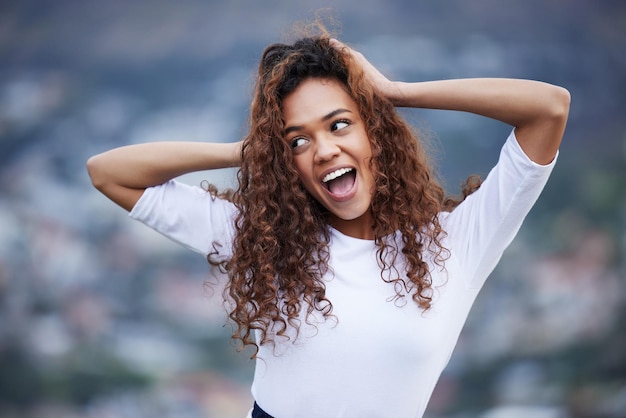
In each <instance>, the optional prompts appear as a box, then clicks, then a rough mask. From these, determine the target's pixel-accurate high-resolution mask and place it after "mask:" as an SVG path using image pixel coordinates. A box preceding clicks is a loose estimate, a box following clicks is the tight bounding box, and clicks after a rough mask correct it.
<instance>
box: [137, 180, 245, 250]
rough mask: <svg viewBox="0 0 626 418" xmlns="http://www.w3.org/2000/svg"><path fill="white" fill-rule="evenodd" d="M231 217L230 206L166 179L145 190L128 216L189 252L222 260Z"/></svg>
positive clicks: (229, 240) (230, 237) (228, 243)
mask: <svg viewBox="0 0 626 418" xmlns="http://www.w3.org/2000/svg"><path fill="white" fill-rule="evenodd" d="M235 214H236V209H235V206H234V205H233V204H232V203H230V202H228V201H225V200H223V199H219V198H216V197H214V196H212V195H211V194H210V193H208V192H207V191H205V190H203V189H202V188H200V187H196V186H189V185H187V184H184V183H180V182H177V181H175V180H170V181H168V182H167V183H164V184H161V185H158V186H154V187H150V188H147V189H146V190H145V191H144V193H143V195H142V196H141V198H140V199H139V200H138V201H137V203H136V204H135V206H134V207H133V209H132V210H131V211H130V213H129V216H130V217H131V218H133V219H136V220H138V221H140V222H142V223H144V224H145V225H147V226H149V227H150V228H152V229H154V230H155V231H157V232H159V233H161V234H163V235H164V236H166V237H167V238H169V239H171V240H172V241H174V242H176V243H178V244H181V245H183V246H185V247H186V248H188V249H190V250H192V251H195V252H197V253H199V254H202V255H204V256H207V255H208V254H212V255H213V257H214V258H215V259H216V260H220V261H222V260H225V259H228V258H230V257H231V256H232V242H233V237H234V229H233V225H234V223H233V222H234V221H233V220H234V217H235Z"/></svg>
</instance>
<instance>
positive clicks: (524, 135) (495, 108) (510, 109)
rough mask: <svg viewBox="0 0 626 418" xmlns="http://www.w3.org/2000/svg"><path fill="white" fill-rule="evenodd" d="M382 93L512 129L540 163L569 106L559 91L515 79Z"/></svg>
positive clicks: (396, 87) (395, 87) (554, 143)
mask: <svg viewBox="0 0 626 418" xmlns="http://www.w3.org/2000/svg"><path fill="white" fill-rule="evenodd" d="M386 94H387V97H388V98H389V99H390V100H391V101H392V102H393V103H394V104H396V106H404V107H421V108H429V109H444V110H457V111H464V112H471V113H474V114H477V115H482V116H486V117H489V118H493V119H496V120H499V121H502V122H504V123H507V124H509V125H512V126H514V127H515V134H516V137H517V139H518V142H519V144H520V146H521V147H522V149H523V150H524V152H525V153H526V154H527V155H528V157H529V158H530V159H531V160H533V161H535V162H536V163H539V164H547V163H549V162H550V161H552V159H553V158H554V156H555V155H556V152H557V150H558V148H559V145H560V143H561V139H562V137H563V133H564V131H565V124H566V123H567V117H568V113H569V104H570V96H569V92H568V91H567V90H565V89H564V88H561V87H557V86H554V85H551V84H547V83H542V82H538V81H531V80H517V79H495V78H478V79H459V80H443V81H429V82H421V83H401V82H395V83H391V86H390V87H389V88H388V90H387V92H386Z"/></svg>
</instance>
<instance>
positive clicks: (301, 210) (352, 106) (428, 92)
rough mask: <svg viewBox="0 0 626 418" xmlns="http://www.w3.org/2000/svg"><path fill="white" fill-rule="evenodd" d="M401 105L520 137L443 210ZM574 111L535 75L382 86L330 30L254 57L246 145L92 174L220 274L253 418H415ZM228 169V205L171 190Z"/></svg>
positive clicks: (123, 158)
mask: <svg viewBox="0 0 626 418" xmlns="http://www.w3.org/2000/svg"><path fill="white" fill-rule="evenodd" d="M394 106H408V107H419V108H431V109H448V110H458V111H466V112H472V113H475V114H478V115H483V116H486V117H490V118H494V119H497V120H500V121H502V122H505V123H508V124H510V125H512V126H513V127H514V129H513V131H512V133H511V135H510V136H509V137H508V139H507V140H506V143H505V145H504V146H503V149H502V151H501V155H500V159H499V161H498V164H497V165H496V166H495V167H494V168H493V169H492V171H491V172H490V174H489V175H488V176H487V178H486V179H485V181H484V183H483V184H482V185H480V187H479V188H478V184H477V183H476V182H475V181H473V180H472V179H470V180H468V184H467V185H466V186H467V187H466V188H465V189H466V190H465V193H464V194H465V196H464V198H462V199H459V200H454V199H449V198H445V196H444V193H443V190H442V188H441V186H440V185H439V184H438V183H437V182H436V180H435V179H434V178H433V173H432V169H431V167H430V165H429V163H428V156H427V155H426V153H425V151H424V149H423V148H422V146H421V144H420V142H419V140H417V138H416V137H415V136H414V134H413V133H412V132H411V129H410V128H409V127H408V125H407V124H406V123H405V122H404V121H403V120H402V119H401V118H400V117H399V116H398V114H397V112H396V111H395V109H394ZM568 109H569V93H568V92H567V91H566V90H564V89H562V88H560V87H555V86H552V85H548V84H545V83H540V82H535V81H527V80H510V79H465V80H447V81H434V82H418V83H401V82H393V81H390V80H388V79H387V78H386V77H385V76H383V75H382V74H381V73H380V72H378V71H377V70H376V69H375V68H374V67H373V66H372V65H371V64H370V63H369V62H368V61H367V60H366V59H365V58H364V57H363V56H362V55H361V54H360V53H358V52H356V51H354V50H352V49H351V48H349V47H347V46H345V45H344V44H342V43H340V42H339V41H337V40H333V39H330V38H329V37H327V36H325V35H324V36H320V37H312V38H304V39H301V40H299V41H297V42H296V43H294V44H293V45H284V44H276V45H271V46H270V47H268V48H267V49H266V50H265V52H264V54H263V57H262V59H261V62H260V65H259V73H258V79H257V86H256V91H255V93H254V98H253V102H252V108H251V117H250V131H249V134H248V135H247V137H246V138H245V139H244V140H243V141H242V142H240V143H233V144H209V143H188V142H169V143H168V142H166V143H152V144H139V145H132V146H127V147H122V148H118V149H114V150H111V151H108V152H105V153H103V154H100V155H97V156H94V157H92V158H91V159H90V160H89V161H88V164H87V166H88V170H89V174H90V176H91V178H92V182H93V184H94V185H95V187H97V188H98V189H99V190H100V191H101V192H102V193H104V194H105V195H106V196H108V197H109V198H110V199H112V200H113V201H114V202H116V203H117V204H119V205H120V206H122V207H123V208H125V209H127V210H128V211H130V215H131V216H132V217H133V218H135V219H138V220H140V221H142V222H144V223H145V224H147V225H148V226H150V227H152V228H154V229H156V230H157V231H159V232H161V233H163V234H164V235H166V236H168V237H169V238H171V239H173V240H175V241H177V242H179V243H181V244H183V245H185V246H187V247H188V248H190V249H192V250H194V251H196V252H199V253H201V254H203V255H205V256H207V257H208V259H209V261H210V262H211V263H212V264H217V265H219V266H220V267H222V270H223V271H224V272H225V273H227V291H226V292H225V295H224V296H225V298H226V300H227V302H228V303H229V306H230V317H231V319H232V320H233V321H234V322H235V324H236V325H237V327H238V329H237V332H236V333H235V335H234V337H235V338H238V339H240V340H241V341H242V343H243V344H244V345H248V344H251V345H254V346H255V347H256V349H257V352H256V355H255V357H256V358H257V361H256V369H255V376H254V382H253V385H252V393H253V396H254V399H255V400H256V403H255V406H254V410H253V411H251V415H250V416H252V417H267V416H274V417H279V418H282V417H325V418H328V417H394V418H401V417H420V416H422V414H423V413H424V410H425V409H426V405H427V403H428V400H429V397H430V395H431V393H432V391H433V389H434V387H435V384H436V382H437V379H438V378H439V376H440V374H441V372H442V370H443V368H444V367H445V365H446V364H447V361H448V359H449V357H450V355H451V353H452V350H453V348H454V345H455V344H456V341H457V338H458V336H459V333H460V331H461V328H462V326H463V323H464V322H465V319H466V317H467V314H468V312H469V309H470V307H471V305H472V303H473V301H474V299H475V297H476V295H477V293H478V291H479V289H480V287H481V286H482V284H483V283H484V281H485V279H486V277H487V276H488V275H489V273H490V272H491V271H492V270H493V268H494V267H495V265H496V263H497V261H498V260H499V258H500V256H501V255H502V252H503V251H504V249H505V248H506V246H507V245H508V244H509V243H510V242H511V240H512V239H513V237H514V236H515V234H516V233H517V231H518V229H519V227H520V225H521V223H522V221H523V219H524V217H525V216H526V214H527V213H528V211H529V210H530V208H531V207H532V205H533V204H534V202H535V201H536V199H537V198H538V196H539V194H540V192H541V190H542V188H543V186H544V185H545V183H546V181H547V179H548V176H549V174H550V172H551V170H552V167H553V165H554V162H555V158H556V155H557V150H558V148H559V144H560V142H561V138H562V135H563V132H564V129H565V124H566V120H567V114H568ZM231 166H240V171H239V176H238V178H239V187H238V189H237V190H236V191H235V192H234V194H233V195H232V199H226V196H224V195H218V194H216V193H214V192H213V191H211V193H207V191H205V190H202V189H200V188H197V187H191V186H186V185H183V184H181V183H178V182H176V181H174V180H172V179H173V178H175V177H177V176H179V175H182V174H185V173H189V172H192V171H197V170H207V169H215V168H224V167H231ZM476 189H478V190H476ZM474 190H475V191H474ZM472 192H473V193H472Z"/></svg>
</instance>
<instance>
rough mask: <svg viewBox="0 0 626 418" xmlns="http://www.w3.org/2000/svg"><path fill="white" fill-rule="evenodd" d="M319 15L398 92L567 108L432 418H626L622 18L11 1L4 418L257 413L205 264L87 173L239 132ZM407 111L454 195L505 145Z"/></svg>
mask: <svg viewBox="0 0 626 418" xmlns="http://www.w3.org/2000/svg"><path fill="white" fill-rule="evenodd" d="M326 6H333V7H334V9H335V10H336V16H337V17H338V18H339V20H340V21H341V23H342V29H341V34H340V37H341V39H342V40H344V41H346V42H348V43H349V44H351V45H354V46H356V47H357V48H359V49H360V50H361V51H362V52H364V53H365V55H366V56H367V57H369V58H370V60H371V61H372V62H374V63H375V64H376V65H378V66H379V68H381V70H382V71H383V72H385V73H386V74H388V75H390V76H392V77H394V78H397V79H403V80H415V81H418V80H430V79H440V78H451V77H476V76H488V77H521V78H532V79H538V80H543V81H547V82H551V83H555V84H559V85H562V86H564V87H566V88H568V89H569V90H570V92H571V93H572V100H573V101H572V109H571V114H570V122H569V125H568V129H567V132H566V135H565V139H564V142H563V146H562V148H561V154H560V156H559V163H558V164H557V166H556V168H555V171H554V174H553V177H552V178H551V180H550V182H549V184H548V186H547V188H546V190H545V192H544V194H543V195H542V197H541V199H540V201H539V202H538V204H537V206H536V207H535V208H534V209H533V211H532V212H531V215H530V217H529V218H528V220H527V222H526V224H525V226H524V228H523V229H522V231H521V233H520V235H519V236H518V238H517V239H516V240H515V241H514V243H513V245H512V246H511V248H510V249H509V251H507V253H506V255H505V257H504V259H503V260H502V262H501V264H500V266H499V267H498V268H497V270H496V271H495V272H494V274H493V275H492V277H491V278H490V279H489V281H488V283H487V285H486V287H485V288H484V290H483V292H482V293H481V295H480V297H479V300H478V301H477V303H476V305H475V307H474V309H473V311H472V314H471V316H470V319H469V321H468V324H467V327H466V329H465V331H464V333H463V335H462V337H461V340H460V342H459V345H458V347H457V350H456V352H455V355H454V356H453V358H452V360H451V363H450V366H449V368H448V369H447V370H446V372H445V374H444V377H443V378H442V380H441V382H440V384H439V386H438V388H437V391H436V393H435V395H434V397H433V399H432V401H431V405H430V409H429V415H428V416H429V417H431V418H435V417H440V418H443V417H447V418H452V417H455V418H460V417H483V418H499V417H504V418H515V417H518V416H519V417H521V416H524V417H559V418H560V417H576V418H577V417H585V418H586V417H589V418H592V417H593V418H596V417H597V418H601V417H602V418H603V417H624V416H626V412H624V411H626V334H625V332H624V323H626V322H625V321H626V268H625V264H624V260H625V256H626V252H625V251H626V250H625V248H626V234H625V231H626V193H625V192H626V164H625V162H626V161H625V160H626V31H625V30H624V28H626V3H624V2H623V1H621V0H598V1H593V0H587V1H583V0H571V1H565V0H549V1H541V0H528V1H524V2H501V1H496V0H485V1H481V2H464V1H462V0H450V1H441V2H413V1H408V0H404V1H383V0H361V1H357V0H338V1H336V2H323V1H307V2H304V1H299V2H298V1H295V2H288V1H281V0H271V1H265V2H251V1H248V2H244V1H241V0H234V1H230V2H217V1H200V0H197V1H180V2H170V1H166V0H156V1H148V0H138V1H134V2H123V1H118V0H115V1H107V2H75V1H69V0H57V1H55V2H45V1H41V2H36V1H32V0H30V1H20V2H11V1H3V2H0V418H13V417H32V418H52V417H63V418H74V417H76V418H78V417H85V418H99V417H121V418H143V417H177V418H179V417H180V418H196V417H197V418H200V417H203V418H207V417H208V418H211V417H220V418H229V417H243V416H244V415H245V412H246V411H247V410H248V409H249V407H250V405H251V397H250V394H249V385H250V380H251V375H252V368H253V367H252V366H253V365H252V362H250V361H249V360H248V357H249V353H242V354H237V353H236V350H235V348H234V347H233V346H232V344H231V343H230V341H229V334H230V327H228V326H226V327H225V326H224V324H225V323H226V315H225V313H224V311H223V309H222V306H221V303H220V301H219V295H220V290H219V289H213V290H207V289H206V288H205V286H204V283H205V281H206V280H207V279H208V278H209V276H210V275H209V272H208V269H207V266H206V262H205V260H203V259H202V257H198V256H196V255H194V254H191V253H189V252H187V251H186V250H184V249H182V248H179V247H178V246H176V245H175V244H173V243H171V242H169V241H167V240H165V239H164V238H162V237H160V236H159V235H157V234H156V233H153V232H152V231H149V230H147V229H146V228H145V227H143V226H141V225H139V224H137V223H136V222H133V221H131V220H129V219H128V218H127V216H126V214H125V212H124V211H123V210H121V209H120V208H118V207H116V206H115V205H114V204H113V203H111V202H109V201H107V200H106V199H105V198H104V197H103V196H101V195H99V194H98V193H97V192H96V191H95V189H93V188H92V187H91V185H90V182H89V179H88V177H87V174H86V171H85V168H84V164H85V161H86V160H87V158H88V157H89V156H91V155H93V154H95V153H98V152H101V151H104V150H106V149H110V148H113V147H116V146H120V145H125V144H130V143H137V142H146V141H160V140H194V141H222V142H229V141H235V140H237V139H238V138H240V137H241V136H242V135H243V134H244V133H245V127H246V118H247V111H248V103H249V99H250V91H251V88H252V79H253V73H254V71H255V69H256V64H257V59H258V57H259V56H260V54H261V52H262V50H263V48H264V47H265V46H266V45H267V44H268V43H271V42H277V41H280V40H282V39H284V38H285V37H286V35H287V34H289V32H290V27H291V26H290V25H291V24H292V23H293V22H294V21H298V20H302V19H309V18H310V17H311V16H312V14H313V11H315V10H317V9H318V8H320V7H326ZM404 114H405V115H406V117H407V118H408V119H409V120H411V121H412V122H414V123H415V124H416V125H417V126H419V127H420V128H421V129H422V130H423V131H424V133H425V135H426V136H428V137H429V138H431V139H432V140H434V141H435V147H436V149H437V150H438V159H439V166H440V171H441V174H442V177H443V178H445V179H446V184H447V187H448V189H449V190H450V192H453V193H454V192H457V185H458V184H459V183H460V182H461V181H462V179H464V178H465V177H466V176H467V175H468V174H470V173H474V172H475V173H479V174H486V172H487V171H488V170H489V168H490V167H491V166H492V165H493V163H494V162H495V159H496V157H497V154H498V151H499V148H500V146H501V144H502V141H503V140H504V138H505V137H506V135H507V134H508V131H509V129H510V128H509V127H507V126H503V125H502V124H499V123H496V122H493V121H489V120H485V119H482V118H478V117H475V116H471V115H465V114H460V113H451V112H437V111H425V110H410V111H404ZM204 179H208V180H210V181H212V182H215V183H217V184H219V185H222V186H224V187H226V186H228V185H232V179H233V171H229V170H224V171H220V172H219V173H198V174H194V175H189V176H186V177H185V179H184V180H185V181H187V182H190V183H194V184H198V183H199V182H200V181H202V180H204ZM355 349H358V348H356V347H355Z"/></svg>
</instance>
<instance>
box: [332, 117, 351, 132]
mask: <svg viewBox="0 0 626 418" xmlns="http://www.w3.org/2000/svg"><path fill="white" fill-rule="evenodd" d="M348 126H350V122H349V121H347V120H343V119H342V120H337V121H335V122H333V123H332V125H330V130H331V132H335V131H340V130H342V129H345V128H347V127H348Z"/></svg>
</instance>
